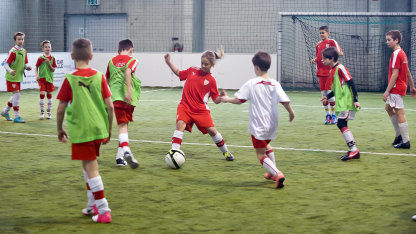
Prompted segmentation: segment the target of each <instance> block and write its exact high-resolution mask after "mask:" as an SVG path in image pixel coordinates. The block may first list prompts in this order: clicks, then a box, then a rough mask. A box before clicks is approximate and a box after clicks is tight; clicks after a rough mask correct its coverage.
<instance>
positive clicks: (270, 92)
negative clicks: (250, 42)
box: [221, 51, 295, 188]
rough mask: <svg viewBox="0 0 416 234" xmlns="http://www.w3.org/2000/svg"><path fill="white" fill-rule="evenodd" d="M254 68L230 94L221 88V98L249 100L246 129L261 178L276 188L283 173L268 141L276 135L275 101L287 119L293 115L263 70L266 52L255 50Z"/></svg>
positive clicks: (283, 95)
mask: <svg viewBox="0 0 416 234" xmlns="http://www.w3.org/2000/svg"><path fill="white" fill-rule="evenodd" d="M252 62H253V65H254V72H255V73H256V75H257V77H256V78H253V79H251V80H249V81H247V82H246V83H245V84H244V85H243V86H242V87H241V88H240V90H238V92H236V93H235V97H234V98H230V97H228V96H227V93H226V92H225V91H222V92H221V102H229V103H232V104H241V103H244V102H245V101H247V100H249V101H250V122H249V127H248V131H249V133H250V134H251V139H252V141H253V146H254V148H255V149H256V154H257V158H258V159H259V160H260V163H261V165H262V166H263V167H264V168H265V169H266V170H267V171H268V173H266V174H264V178H265V179H268V180H275V181H276V188H283V186H284V184H283V182H284V181H285V176H284V175H283V173H282V172H281V171H279V170H278V169H277V167H276V160H275V156H274V152H273V148H272V147H271V145H270V141H271V140H273V139H275V138H276V132H277V126H278V122H279V113H278V103H279V102H280V103H281V104H282V105H283V106H284V107H285V108H286V110H287V111H288V112H289V121H292V120H293V118H295V114H294V112H293V109H292V107H291V106H290V100H289V97H288V96H287V95H286V93H285V91H284V90H283V89H282V86H280V83H279V82H277V81H276V80H272V79H270V77H269V75H268V74H267V71H268V70H269V68H270V64H271V57H270V55H269V54H268V53H266V52H263V51H259V52H257V53H256V54H255V55H254V57H253V59H252Z"/></svg>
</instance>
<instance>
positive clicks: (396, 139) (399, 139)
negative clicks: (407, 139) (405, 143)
mask: <svg viewBox="0 0 416 234" xmlns="http://www.w3.org/2000/svg"><path fill="white" fill-rule="evenodd" d="M399 143H402V135H399V136H396V138H394V141H393V143H391V144H392V145H393V146H394V145H397V144H399Z"/></svg>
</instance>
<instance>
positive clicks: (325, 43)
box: [311, 26, 343, 124]
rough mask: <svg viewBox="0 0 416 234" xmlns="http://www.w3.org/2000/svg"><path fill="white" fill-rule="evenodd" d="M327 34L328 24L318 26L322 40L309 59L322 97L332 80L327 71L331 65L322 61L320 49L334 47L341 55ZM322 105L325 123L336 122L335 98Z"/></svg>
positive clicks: (329, 87)
mask: <svg viewBox="0 0 416 234" xmlns="http://www.w3.org/2000/svg"><path fill="white" fill-rule="evenodd" d="M329 34H330V33H329V28H328V26H321V27H320V28H319V36H320V38H321V39H322V41H320V42H319V43H318V44H317V45H316V57H315V58H314V59H312V60H311V63H316V69H317V72H316V76H318V79H319V89H320V90H321V94H322V97H325V96H326V95H328V93H329V92H331V85H332V80H331V79H330V78H329V71H330V70H331V67H330V66H326V65H325V64H323V63H322V51H323V50H324V49H326V48H329V47H335V48H336V49H337V51H338V53H339V56H343V53H342V50H341V47H340V46H339V45H338V43H337V42H336V41H335V40H333V39H329ZM328 104H329V105H328ZM322 105H323V106H324V110H325V113H326V116H325V124H336V123H337V116H336V115H335V98H331V99H329V100H327V101H324V102H322ZM329 106H331V111H330V110H329Z"/></svg>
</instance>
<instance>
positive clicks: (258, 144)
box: [251, 135, 271, 149]
mask: <svg viewBox="0 0 416 234" xmlns="http://www.w3.org/2000/svg"><path fill="white" fill-rule="evenodd" d="M251 140H252V141H253V147H254V148H255V149H258V148H266V146H267V145H268V144H269V143H270V141H271V140H257V139H256V138H255V137H254V136H253V135H251Z"/></svg>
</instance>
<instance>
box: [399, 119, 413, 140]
mask: <svg viewBox="0 0 416 234" xmlns="http://www.w3.org/2000/svg"><path fill="white" fill-rule="evenodd" d="M399 128H400V134H401V135H402V139H403V143H406V142H408V141H409V140H410V137H409V127H408V124H407V122H404V123H399Z"/></svg>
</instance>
